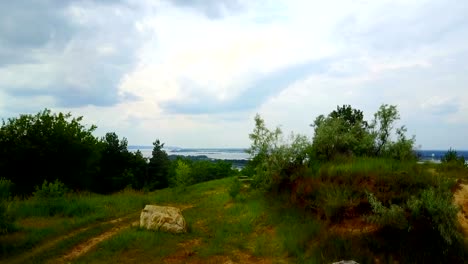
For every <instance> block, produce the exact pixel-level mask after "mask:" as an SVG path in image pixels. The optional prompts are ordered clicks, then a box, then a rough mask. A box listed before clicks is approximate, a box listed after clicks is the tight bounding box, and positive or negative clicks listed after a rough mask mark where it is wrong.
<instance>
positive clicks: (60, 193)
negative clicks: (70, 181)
mask: <svg viewBox="0 0 468 264" xmlns="http://www.w3.org/2000/svg"><path fill="white" fill-rule="evenodd" d="M67 191H68V189H67V187H66V186H65V184H63V183H62V182H60V181H59V180H55V181H54V182H49V183H48V182H47V180H44V182H43V183H42V186H41V187H40V188H39V186H36V191H35V192H34V193H33V196H34V198H36V199H55V198H63V197H65V194H66V193H67Z"/></svg>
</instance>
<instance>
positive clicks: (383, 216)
mask: <svg viewBox="0 0 468 264" xmlns="http://www.w3.org/2000/svg"><path fill="white" fill-rule="evenodd" d="M367 197H368V199H369V203H370V205H371V206H372V212H373V213H374V214H373V215H370V216H368V217H367V220H369V221H370V222H372V223H375V224H378V225H379V226H382V227H393V228H397V229H406V228H408V221H407V220H406V217H405V210H404V209H403V208H402V207H400V206H398V205H395V204H392V205H390V207H389V208H388V207H385V206H383V205H382V203H381V202H380V201H379V200H377V198H375V196H374V195H373V194H372V193H369V194H368V195H367Z"/></svg>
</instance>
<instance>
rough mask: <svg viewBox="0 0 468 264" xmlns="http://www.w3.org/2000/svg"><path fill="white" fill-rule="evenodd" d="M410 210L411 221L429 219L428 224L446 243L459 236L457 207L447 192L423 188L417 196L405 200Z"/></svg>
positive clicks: (449, 243)
mask: <svg viewBox="0 0 468 264" xmlns="http://www.w3.org/2000/svg"><path fill="white" fill-rule="evenodd" d="M407 207H408V209H409V210H410V211H411V214H412V221H411V223H415V222H420V221H421V220H426V219H427V220H429V224H430V226H432V228H433V229H434V230H437V231H438V232H439V235H440V237H441V238H442V239H443V241H444V242H445V243H446V244H447V245H451V244H453V243H454V242H456V241H458V240H459V239H460V238H461V235H460V233H459V231H458V229H457V213H458V209H457V207H456V206H455V205H454V204H453V203H452V201H451V195H450V194H449V193H441V192H436V190H435V189H434V188H430V189H426V190H423V191H422V192H421V194H420V197H419V198H416V197H412V198H411V199H410V200H408V202H407Z"/></svg>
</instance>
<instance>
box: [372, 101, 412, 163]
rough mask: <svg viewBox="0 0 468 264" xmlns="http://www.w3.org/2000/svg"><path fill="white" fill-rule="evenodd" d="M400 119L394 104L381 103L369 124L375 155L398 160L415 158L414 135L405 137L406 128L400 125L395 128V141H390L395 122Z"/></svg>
mask: <svg viewBox="0 0 468 264" xmlns="http://www.w3.org/2000/svg"><path fill="white" fill-rule="evenodd" d="M399 119H400V114H399V112H398V109H397V107H396V106H395V105H387V104H383V105H381V106H380V108H379V110H378V111H377V113H375V114H374V120H373V121H372V124H371V126H370V127H371V129H372V134H373V135H374V137H375V146H374V149H375V151H374V153H375V155H377V156H387V157H391V158H394V159H399V160H407V159H415V157H416V156H415V154H414V151H413V146H414V142H415V141H416V139H415V137H414V136H413V137H411V138H409V139H408V138H407V137H406V135H405V133H406V132H407V129H406V127H405V126H401V127H400V128H397V129H396V137H397V140H396V141H392V139H391V136H392V133H393V130H394V127H395V122H396V121H398V120H399Z"/></svg>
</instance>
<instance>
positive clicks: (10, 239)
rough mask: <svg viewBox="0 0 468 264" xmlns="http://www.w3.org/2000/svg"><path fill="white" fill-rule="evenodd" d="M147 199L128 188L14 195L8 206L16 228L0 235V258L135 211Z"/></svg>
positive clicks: (17, 253) (146, 201)
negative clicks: (106, 192)
mask: <svg viewBox="0 0 468 264" xmlns="http://www.w3.org/2000/svg"><path fill="white" fill-rule="evenodd" d="M147 203H149V200H148V196H147V195H145V194H144V193H142V192H137V191H132V190H124V191H122V192H119V193H116V194H113V195H108V196H105V195H97V194H90V193H82V194H71V195H68V196H66V197H64V198H61V199H53V200H39V199H35V198H34V197H33V198H29V199H26V200H20V199H15V200H13V201H12V202H11V204H10V208H9V210H10V213H11V214H12V215H14V217H15V219H16V222H15V223H14V225H15V227H16V229H17V231H16V232H11V233H9V234H6V235H2V236H0V260H2V259H5V258H8V257H11V256H15V255H19V254H21V253H22V252H24V251H29V250H31V249H32V248H34V247H36V246H40V245H41V244H44V243H46V242H47V241H49V240H52V239H54V238H56V237H59V236H61V235H63V234H67V233H69V232H72V231H73V230H77V229H79V228H81V227H84V226H88V225H92V224H94V223H99V222H103V221H106V220H109V219H114V218H118V217H122V216H125V215H127V214H130V213H135V212H138V211H139V210H141V208H143V207H144V205H145V204H147ZM51 212H53V213H51Z"/></svg>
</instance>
